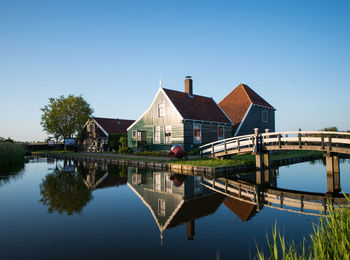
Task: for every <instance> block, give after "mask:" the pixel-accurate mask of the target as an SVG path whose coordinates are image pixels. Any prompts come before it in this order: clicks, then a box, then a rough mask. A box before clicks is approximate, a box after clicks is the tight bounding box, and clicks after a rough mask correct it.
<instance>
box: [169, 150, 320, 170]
mask: <svg viewBox="0 0 350 260" xmlns="http://www.w3.org/2000/svg"><path fill="white" fill-rule="evenodd" d="M302 156H311V157H313V158H315V159H317V158H320V157H321V156H322V153H321V152H314V151H280V152H276V153H273V154H271V156H270V160H271V161H274V160H281V159H288V158H295V157H302ZM169 163H173V164H182V165H193V166H207V167H223V166H235V165H242V164H248V165H252V166H253V165H254V164H255V156H254V155H251V154H245V155H235V156H233V157H232V158H231V159H225V160H220V159H213V158H200V159H192V160H189V159H181V160H171V161H169Z"/></svg>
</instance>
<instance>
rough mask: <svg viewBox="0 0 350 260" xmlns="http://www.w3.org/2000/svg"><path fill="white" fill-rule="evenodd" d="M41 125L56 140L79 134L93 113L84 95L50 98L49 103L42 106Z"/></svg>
mask: <svg viewBox="0 0 350 260" xmlns="http://www.w3.org/2000/svg"><path fill="white" fill-rule="evenodd" d="M41 111H43V115H42V116H41V125H42V126H43V128H44V130H45V131H46V132H47V133H48V134H51V135H53V136H54V138H55V139H56V140H59V139H63V138H69V137H72V136H73V135H77V134H79V132H81V130H82V129H83V127H84V124H85V123H86V121H87V120H88V119H89V117H90V116H91V114H92V113H93V109H92V108H91V107H90V105H89V104H88V103H87V102H86V101H85V100H84V99H83V97H82V96H74V95H69V96H68V97H67V98H65V97H64V96H60V97H59V98H49V104H48V105H46V106H45V107H43V108H41Z"/></svg>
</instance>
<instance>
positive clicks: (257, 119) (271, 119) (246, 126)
mask: <svg viewBox="0 0 350 260" xmlns="http://www.w3.org/2000/svg"><path fill="white" fill-rule="evenodd" d="M262 111H267V113H268V122H263V121H262ZM241 124H242V126H241V127H240V129H239V132H237V136H238V135H247V134H253V133H254V128H259V132H265V129H269V131H270V132H274V131H275V111H274V110H272V109H267V108H265V107H261V106H256V105H253V106H252V108H251V109H250V111H249V113H248V115H247V116H246V118H245V120H244V121H243V122H242V123H241Z"/></svg>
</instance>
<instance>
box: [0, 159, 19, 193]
mask: <svg viewBox="0 0 350 260" xmlns="http://www.w3.org/2000/svg"><path fill="white" fill-rule="evenodd" d="M23 168H24V162H21V163H17V164H13V165H10V166H7V167H2V168H1V169H0V187H1V186H3V185H5V184H6V183H8V182H10V181H11V180H16V179H20V178H22V177H23V173H24V172H23V171H22V170H23Z"/></svg>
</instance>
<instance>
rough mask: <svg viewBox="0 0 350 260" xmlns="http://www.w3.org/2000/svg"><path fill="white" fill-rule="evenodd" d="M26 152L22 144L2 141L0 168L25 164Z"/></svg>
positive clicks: (0, 145) (0, 144)
mask: <svg viewBox="0 0 350 260" xmlns="http://www.w3.org/2000/svg"><path fill="white" fill-rule="evenodd" d="M24 154H25V151H24V148H23V146H22V145H21V144H13V143H0V170H5V169H10V168H13V167H14V166H16V165H21V164H23V163H24Z"/></svg>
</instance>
